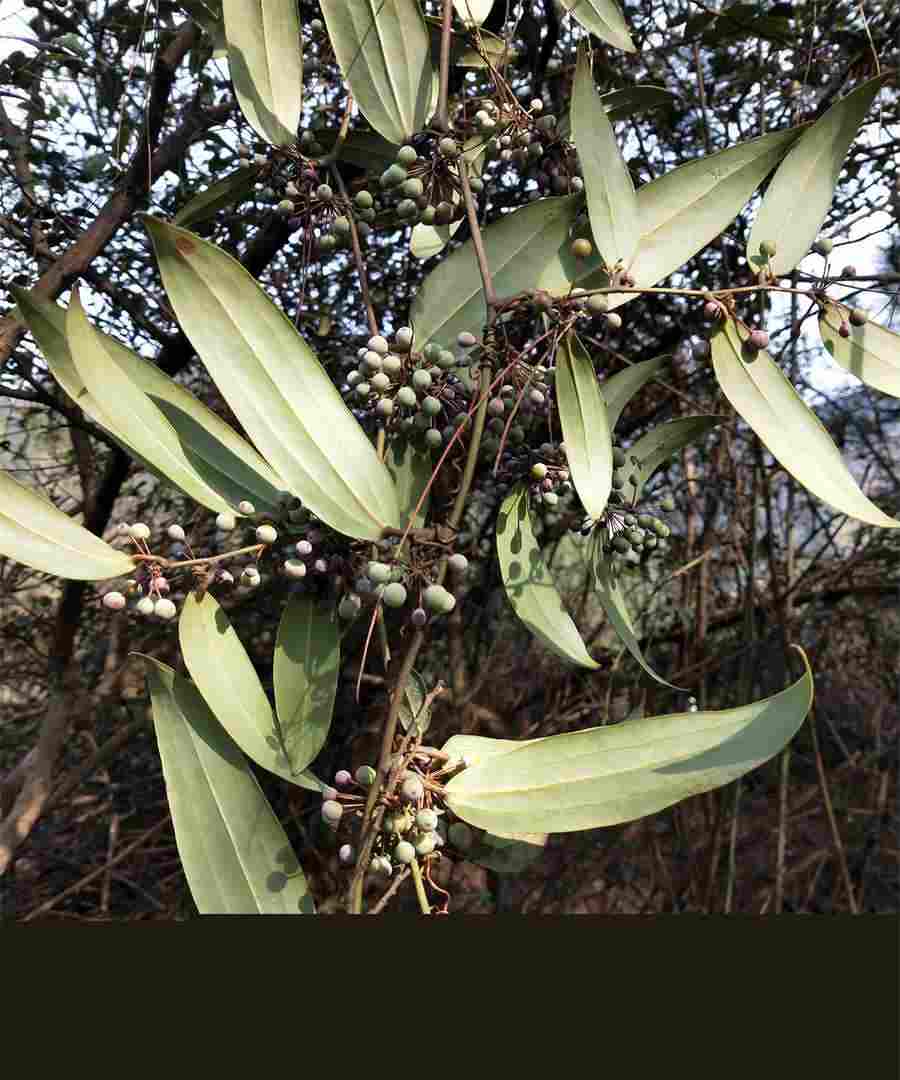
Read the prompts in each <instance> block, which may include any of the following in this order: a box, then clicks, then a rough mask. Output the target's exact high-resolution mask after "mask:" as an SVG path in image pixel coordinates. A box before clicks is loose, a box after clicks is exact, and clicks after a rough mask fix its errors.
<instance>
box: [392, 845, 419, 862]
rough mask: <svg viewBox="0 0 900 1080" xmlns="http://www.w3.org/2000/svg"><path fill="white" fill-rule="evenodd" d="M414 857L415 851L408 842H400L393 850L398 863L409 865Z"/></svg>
mask: <svg viewBox="0 0 900 1080" xmlns="http://www.w3.org/2000/svg"><path fill="white" fill-rule="evenodd" d="M415 857H416V849H415V848H414V847H413V846H412V844H411V843H410V842H409V841H408V840H401V841H400V843H399V844H398V845H397V846H396V847H395V848H394V858H395V859H396V860H397V862H398V863H403V864H406V863H411V862H413V860H414V859H415Z"/></svg>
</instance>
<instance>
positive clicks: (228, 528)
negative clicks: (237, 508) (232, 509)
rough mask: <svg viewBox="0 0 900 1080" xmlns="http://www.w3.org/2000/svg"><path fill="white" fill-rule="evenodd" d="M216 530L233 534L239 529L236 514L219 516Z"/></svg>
mask: <svg viewBox="0 0 900 1080" xmlns="http://www.w3.org/2000/svg"><path fill="white" fill-rule="evenodd" d="M216 528H217V529H219V530H221V532H233V531H234V529H236V528H237V520H236V519H235V516H234V514H219V515H218V517H217V518H216Z"/></svg>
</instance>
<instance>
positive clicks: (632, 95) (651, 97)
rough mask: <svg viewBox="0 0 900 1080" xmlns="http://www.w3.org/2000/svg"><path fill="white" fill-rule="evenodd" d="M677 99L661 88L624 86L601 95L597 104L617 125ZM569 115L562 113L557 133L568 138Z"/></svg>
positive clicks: (569, 128)
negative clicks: (635, 115)
mask: <svg viewBox="0 0 900 1080" xmlns="http://www.w3.org/2000/svg"><path fill="white" fill-rule="evenodd" d="M676 100H677V98H676V97H675V95H674V94H670V93H669V91H668V90H664V89H663V88H662V87H661V86H650V85H649V84H646V85H641V84H639V85H637V86H626V87H624V88H623V89H621V90H610V91H609V92H608V93H606V94H601V95H600V97H599V103H600V104H601V105H602V106H603V108H604V109H605V110H606V118H607V119H608V120H609V122H610V123H611V124H617V123H618V122H619V121H620V120H627V119H628V117H629V116H633V115H634V113H637V112H643V111H644V110H645V109H656V108H658V107H659V106H661V105H672V104H674V103H675V101H676ZM571 130H572V128H571V124H570V122H569V115H568V114H567V113H563V115H562V116H561V117H560V118H559V124H558V125H557V131H558V132H559V134H560V135H562V136H563V137H565V138H568V137H569V135H570V134H571Z"/></svg>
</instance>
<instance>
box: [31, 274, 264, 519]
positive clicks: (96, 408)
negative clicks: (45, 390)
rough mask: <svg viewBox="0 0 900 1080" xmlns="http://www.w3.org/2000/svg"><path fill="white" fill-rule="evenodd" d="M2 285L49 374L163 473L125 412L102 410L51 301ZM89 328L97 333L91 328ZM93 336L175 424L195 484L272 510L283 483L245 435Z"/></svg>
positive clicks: (146, 365) (121, 349) (232, 501)
mask: <svg viewBox="0 0 900 1080" xmlns="http://www.w3.org/2000/svg"><path fill="white" fill-rule="evenodd" d="M10 290H11V291H12V292H13V294H14V296H15V297H16V300H17V301H18V304H19V309H20V310H21V311H22V313H23V317H24V318H25V321H26V323H27V326H28V329H29V330H30V331H31V333H32V335H33V336H34V339H35V341H36V342H37V343H38V345H39V346H40V349H41V351H42V352H43V354H44V359H45V360H46V361H47V366H48V367H49V369H50V373H51V375H52V376H53V377H54V379H56V381H57V382H58V383H59V385H60V386H61V387H62V388H63V390H65V392H66V393H67V394H68V395H69V397H70V398H71V399H72V401H73V402H75V403H76V404H78V405H79V406H80V407H81V408H82V409H83V410H84V412H85V413H87V415H88V416H90V417H92V418H93V419H94V420H96V421H97V423H99V424H100V425H101V426H103V427H105V428H106V429H107V430H108V431H110V432H111V433H112V434H113V435H114V437H115V438H116V440H117V441H118V442H119V443H120V444H122V446H123V447H124V448H125V450H126V451H127V452H129V453H131V454H132V455H134V456H135V457H137V458H138V460H139V461H141V463H142V464H143V465H144V466H145V467H146V468H148V469H150V470H151V471H152V472H153V473H154V474H155V475H157V476H160V477H161V478H163V479H164V478H165V477H164V475H163V473H162V472H161V471H160V470H159V469H157V468H156V466H155V465H153V464H152V463H151V462H149V461H147V460H146V459H145V458H143V457H142V456H141V455H140V454H139V453H138V452H137V450H136V449H135V447H134V446H133V445H132V443H131V441H130V438H129V427H128V423H127V417H125V418H124V419H125V420H126V422H124V423H123V422H122V420H123V416H122V414H121V412H120V410H118V409H115V410H112V411H109V412H107V411H105V410H104V409H103V408H102V406H101V405H100V403H99V402H98V401H97V400H96V399H95V398H94V397H93V395H92V394H91V393H90V392H89V391H88V389H87V387H86V386H85V385H84V381H83V380H82V378H81V376H80V375H79V374H78V371H77V369H76V367H75V364H74V362H73V361H72V356H71V354H70V352H69V345H68V342H67V341H66V337H65V327H66V314H65V311H64V310H63V309H62V308H61V307H59V305H57V304H55V303H53V302H52V301H49V300H37V299H35V298H34V296H33V295H32V294H31V293H29V292H27V291H26V290H25V289H19V288H18V287H17V286H10ZM95 333H98V334H99V333H100V332H99V331H97V330H95ZM100 336H101V337H102V340H103V346H104V348H105V350H106V353H107V355H108V356H109V357H110V358H111V359H112V360H113V361H114V362H115V363H116V365H117V366H118V367H119V369H120V370H121V371H122V372H123V374H125V375H127V376H128V378H129V379H130V380H131V381H132V382H133V383H134V384H135V385H136V386H137V387H139V388H140V389H141V390H142V391H143V392H144V393H145V394H146V395H147V396H148V397H149V398H150V400H151V401H152V402H153V404H154V405H156V407H157V408H158V409H159V410H160V411H161V412H162V413H163V415H164V416H165V417H166V419H167V420H168V421H169V423H170V424H171V425H172V427H173V428H174V429H175V432H176V434H177V436H178V439H179V441H180V443H181V447H182V449H183V450H184V454H185V457H186V458H187V461H188V462H189V463H190V465H191V466H192V467H193V468H194V469H195V471H196V472H197V474H198V476H199V477H200V479H201V480H202V481H203V482H205V483H206V484H208V485H209V486H210V487H211V488H212V489H213V490H214V491H215V492H218V494H219V495H220V496H222V498H223V499H225V500H226V502H227V503H228V504H229V505H230V506H232V507H236V506H237V504H238V503H239V502H241V501H242V500H244V499H249V501H250V502H252V503H253V505H254V506H255V507H256V509H257V510H258V511H268V512H269V513H272V512H274V511H275V510H277V509H278V507H279V505H280V503H281V494H282V490H283V488H284V483H283V481H282V480H281V479H280V478H279V477H278V476H277V475H276V474H275V473H274V472H273V471H272V469H271V468H269V466H268V465H267V464H266V462H265V461H263V459H262V458H261V457H260V456H259V454H257V452H256V451H255V450H254V449H253V447H252V446H250V444H249V443H248V442H247V441H246V440H245V439H243V438H241V436H240V435H238V434H237V432H236V431H234V430H233V429H232V428H231V427H229V425H228V424H226V423H225V421H224V420H222V419H221V417H219V416H217V415H216V414H215V413H214V412H213V411H212V409H209V408H207V406H206V405H204V404H203V402H202V401H200V400H198V399H197V398H195V397H194V395H193V394H191V393H189V392H188V391H187V390H186V389H185V388H184V387H183V386H181V385H180V384H179V383H177V382H175V381H174V379H170V378H169V377H168V376H167V375H165V374H164V373H163V372H162V371H160V370H159V368H158V367H156V366H155V364H153V363H151V362H150V361H148V360H144V359H143V358H142V357H140V356H138V355H137V353H134V352H132V351H131V350H130V349H127V348H125V346H124V345H122V344H120V343H119V342H118V341H116V340H115V339H114V338H111V337H109V336H108V335H105V334H101V335H100Z"/></svg>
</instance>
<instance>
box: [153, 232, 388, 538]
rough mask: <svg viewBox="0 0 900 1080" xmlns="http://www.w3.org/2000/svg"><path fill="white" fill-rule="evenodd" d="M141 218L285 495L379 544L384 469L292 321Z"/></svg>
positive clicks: (210, 248)
mask: <svg viewBox="0 0 900 1080" xmlns="http://www.w3.org/2000/svg"><path fill="white" fill-rule="evenodd" d="M144 222H145V224H146V226H147V230H148V232H149V233H150V235H151V238H152V240H153V244H154V248H155V249H156V256H157V259H158V261H159V266H160V271H161V273H162V278H163V284H164V286H165V288H166V293H167V294H168V297H169V300H170V302H171V304H172V307H173V309H174V311H175V314H176V315H177V317H178V320H179V322H180V323H181V326H182V329H183V330H184V332H185V333H186V334H187V336H188V337H189V338H190V340H191V343H192V344H193V346H194V348H195V349H196V350H197V353H198V354H199V356H200V358H201V360H202V361H203V363H204V364H205V365H206V368H207V370H208V371H209V373H210V375H211V376H212V377H213V379H214V380H215V382H216V385H217V386H218V387H219V389H220V390H221V392H222V394H223V396H224V397H225V399H226V400H227V401H228V404H229V405H230V406H231V408H232V410H233V412H234V414H235V416H236V417H237V418H238V420H239V421H240V423H241V425H242V426H243V428H244V430H245V431H246V432H247V434H248V435H249V436H250V438H252V439H253V441H254V443H255V444H256V446H257V447H258V448H259V450H260V451H261V452H262V454H263V455H264V456H265V457H266V458H267V460H268V461H269V462H271V464H272V465H273V466H274V468H275V469H276V470H277V471H278V473H279V475H280V476H281V477H283V479H284V482H285V484H286V485H287V486H288V489H289V490H290V491H291V492H292V493H293V494H294V495H296V496H297V497H298V498H299V499H302V501H303V503H304V505H305V506H306V507H308V508H309V509H310V510H311V511H312V512H313V513H314V514H316V515H317V516H318V517H320V518H322V520H323V521H325V522H326V523H327V524H328V525H331V526H332V528H334V529H337V530H338V532H342V533H344V534H345V535H347V536H354V537H357V538H358V539H360V540H377V539H378V538H379V536H380V535H381V530H382V528H383V527H384V526H392V527H394V528H398V527H399V524H400V521H399V509H398V506H397V495H396V492H395V491H394V485H393V483H392V482H391V478H390V475H389V474H388V471H387V469H386V468H385V466H384V463H383V462H381V461H379V459H378V455H377V454H376V453H375V448H374V447H373V446H372V444H371V442H370V441H369V440H368V438H367V437H366V434H365V432H364V431H363V429H362V428H361V427H360V425H359V423H358V422H357V420H356V419H355V417H354V416H353V414H352V413H351V412H350V410H349V409H348V408H347V406H346V405H345V404H344V402H343V400H342V399H341V395H340V394H339V393H338V390H337V388H336V387H335V385H334V383H333V382H332V381H331V379H330V378H329V377H328V374H327V372H326V371H325V370H324V368H323V367H322V365H321V364H320V363H319V361H318V359H317V358H316V356H315V354H314V353H313V351H312V350H311V349H310V347H309V346H308V345H307V344H306V342H305V341H304V340H303V338H302V337H301V336H300V335H299V334H298V333H297V331H296V329H295V328H294V326H293V325H292V323H291V321H290V319H288V318H287V317H286V316H285V315H284V313H283V312H282V311H281V310H280V309H279V308H278V307H277V306H276V305H275V304H274V303H273V302H272V301H271V300H270V299H269V297H268V296H267V295H266V293H265V292H264V290H263V289H262V288H261V287H260V285H259V284H258V283H257V282H256V281H255V280H254V279H253V277H252V276H251V275H250V274H248V273H247V271H246V270H245V269H244V268H243V267H242V266H241V264H240V263H239V262H237V260H235V259H232V258H231V256H230V255H227V254H226V253H225V252H224V251H221V250H220V249H219V248H217V247H216V246H215V245H214V244H211V243H209V242H208V241H206V240H202V239H200V237H198V236H195V235H194V234H193V233H189V232H187V231H186V230H184V229H179V228H178V227H177V226H175V225H168V224H165V223H164V222H162V221H159V220H157V219H155V218H150V217H145V218H144Z"/></svg>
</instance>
